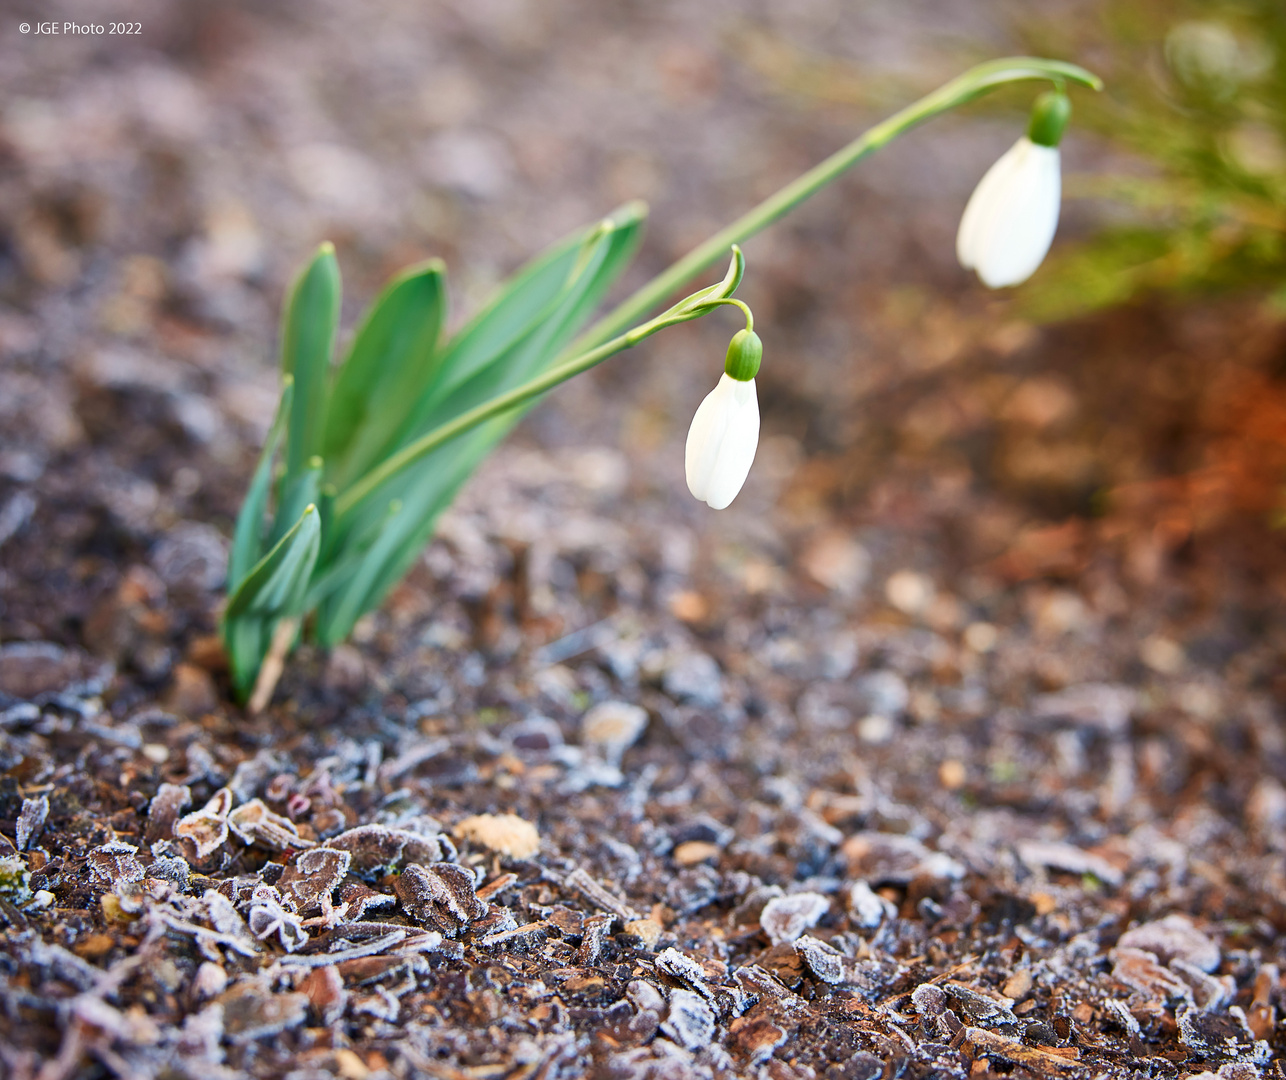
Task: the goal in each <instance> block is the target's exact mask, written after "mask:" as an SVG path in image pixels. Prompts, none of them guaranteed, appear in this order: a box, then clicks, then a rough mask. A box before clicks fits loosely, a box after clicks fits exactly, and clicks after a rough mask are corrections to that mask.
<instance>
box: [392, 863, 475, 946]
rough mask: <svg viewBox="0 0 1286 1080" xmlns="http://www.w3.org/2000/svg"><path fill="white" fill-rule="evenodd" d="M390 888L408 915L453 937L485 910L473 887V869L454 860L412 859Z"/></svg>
mask: <svg viewBox="0 0 1286 1080" xmlns="http://www.w3.org/2000/svg"><path fill="white" fill-rule="evenodd" d="M393 891H394V892H396V893H397V898H398V901H399V902H400V903H401V905H402V910H403V911H405V912H406V913H407V914H408V915H409V916H410V917H411V918H413V919H415V920H416V921H418V922H421V923H427V924H429V925H430V926H434V927H436V928H437V929H438V930H441V931H442V932H443V933H444V934H449V935H451V936H453V937H454V936H455V935H456V934H458V933H459V932H460V930H461V929H462V928H463V927H464V926H465V925H466V924H468V923H470V922H472V921H473V920H474V919H480V918H481V917H482V916H483V915H485V914H486V913H487V905H486V904H484V903H483V902H482V901H481V900H479V899H478V896H477V893H476V892H475V891H474V879H473V872H472V871H471V870H470V869H469V868H468V867H467V866H460V865H458V864H456V863H447V862H441V863H433V864H432V865H430V866H420V865H418V864H416V863H412V864H411V865H410V866H408V867H407V868H406V869H405V870H403V871H402V873H401V874H400V875H399V876H398V879H397V882H396V883H395V884H394V886H393Z"/></svg>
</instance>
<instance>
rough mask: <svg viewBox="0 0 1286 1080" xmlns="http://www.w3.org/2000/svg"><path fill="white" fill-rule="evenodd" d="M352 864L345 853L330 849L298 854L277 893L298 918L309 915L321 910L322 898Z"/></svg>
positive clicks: (280, 881) (287, 869) (280, 878)
mask: <svg viewBox="0 0 1286 1080" xmlns="http://www.w3.org/2000/svg"><path fill="white" fill-rule="evenodd" d="M352 861H353V857H352V855H350V854H349V853H348V852H347V851H338V850H336V849H334V848H330V847H320V848H311V849H309V850H308V851H304V852H301V853H300V854H299V855H298V856H297V857H296V858H295V861H294V864H293V865H291V866H287V867H286V869H285V870H283V871H282V874H281V877H279V878H278V879H277V883H276V884H277V891H278V892H280V893H281V895H282V896H283V897H284V898H285V901H286V903H287V905H288V906H293V908H294V910H295V911H297V912H299V914H301V915H310V914H312V913H313V912H314V911H317V910H320V909H321V906H322V898H323V897H326V898H327V899H329V898H330V895H331V893H333V892H334V891H335V889H336V888H337V887H338V886H339V883H340V882H341V881H343V880H344V875H345V874H347V873H348V867H349V864H350V863H351V862H352Z"/></svg>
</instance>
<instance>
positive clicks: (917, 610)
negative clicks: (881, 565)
mask: <svg viewBox="0 0 1286 1080" xmlns="http://www.w3.org/2000/svg"><path fill="white" fill-rule="evenodd" d="M933 594H934V588H933V582H932V581H930V580H929V579H928V578H927V577H925V575H924V574H917V573H916V572H915V571H914V570H899V571H897V572H896V573H894V574H890V575H889V579H888V581H886V582H885V583H884V598H885V599H886V600H888V602H889V603H890V604H892V605H893V606H894V607H895V608H897V609H898V611H901V612H903V613H904V614H906V615H919V614H921V613H922V612H923V611H924V610H925V609H926V608H928V606H929V605H930V604H931V603H933Z"/></svg>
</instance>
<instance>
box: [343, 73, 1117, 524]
mask: <svg viewBox="0 0 1286 1080" xmlns="http://www.w3.org/2000/svg"><path fill="white" fill-rule="evenodd" d="M1026 79H1047V80H1050V81H1053V82H1057V81H1059V80H1062V79H1067V80H1069V81H1071V82H1075V83H1080V84H1081V85H1083V86H1088V87H1091V88H1093V89H1095V90H1097V89H1100V88H1101V87H1102V82H1101V81H1100V80H1099V78H1098V76H1096V75H1093V74H1091V73H1090V72H1088V71H1086V70H1085V69H1084V68H1080V67H1077V66H1076V65H1075V64H1065V63H1062V62H1061V61H1058V60H1042V59H1039V58H1037V57H1011V58H1009V59H1005V60H992V61H989V62H988V63H985V64H979V65H978V66H977V67H973V68H970V69H969V70H968V71H966V72H965V73H964V74H963V75H960V76H958V77H956V78H954V79H952V80H951V81H950V82H949V83H947V84H946V85H944V86H941V87H939V88H938V89H937V90H935V91H933V93H931V94H929V95H928V96H926V97H923V98H921V99H920V100H919V101H917V102H915V103H914V104H912V105H908V106H907V107H906V108H905V109H902V110H901V111H900V112H897V113H894V114H893V115H892V116H890V117H889V118H888V119H887V120H885V121H883V122H882V123H879V124H876V125H875V127H873V128H870V129H869V130H868V131H866V132H865V134H862V135H859V136H858V137H857V138H856V139H854V140H853V141H852V142H851V143H849V144H848V146H846V147H844V148H843V149H842V150H839V151H837V152H836V153H834V154H832V155H831V156H830V157H828V158H827V159H826V160H825V161H823V162H822V163H821V164H820V165H817V166H815V167H814V168H812V169H809V170H808V172H806V173H804V174H803V175H802V176H800V177H799V178H798V179H796V180H793V181H791V182H790V183H789V184H787V185H786V186H785V187H784V188H782V189H781V190H780V191H778V192H777V193H776V194H775V195H770V196H769V197H768V198H767V199H765V200H764V201H763V202H761V203H760V204H759V205H758V206H756V207H755V208H754V209H753V210H751V211H749V212H748V213H746V214H743V215H742V216H741V217H740V218H738V219H737V220H736V221H734V222H733V223H732V224H731V225H729V226H727V227H726V228H724V229H722V230H720V231H719V232H717V233H715V234H714V235H713V236H712V237H710V239H708V240H706V241H705V242H704V243H703V244H701V245H700V246H698V247H696V248H694V249H693V250H692V251H690V252H689V253H688V254H687V255H685V256H684V257H683V258H681V259H680V260H679V261H678V262H676V263H675V264H674V265H673V266H671V267H670V268H669V269H668V270H665V271H663V272H662V273H660V274H658V275H657V276H656V277H654V278H653V279H652V280H651V281H650V282H648V283H647V284H646V285H644V286H643V287H642V288H641V289H639V290H638V292H636V293H634V295H633V296H631V297H629V298H628V299H626V300H625V301H624V302H623V303H621V304H620V305H618V306H617V307H616V308H615V309H613V310H612V311H611V312H609V313H608V314H607V315H606V316H604V317H603V318H602V319H600V320H599V321H598V322H597V323H595V324H594V325H593V326H592V327H590V329H589V330H588V331H586V332H585V333H584V334H582V335H581V337H580V338H578V339H577V340H576V341H574V342H573V343H572V344H571V345H570V346H569V347H568V348H567V350H566V351H565V352H564V354H563V355H564V356H566V357H568V359H566V360H563V361H562V362H560V363H557V364H555V366H554V367H552V368H550V370H548V371H546V372H545V373H544V374H542V375H539V376H537V377H536V378H534V379H532V380H530V381H529V382H526V383H524V384H523V385H522V386H518V387H515V388H514V389H513V390H509V391H507V392H506V393H503V394H500V395H499V396H497V397H494V398H492V399H491V400H490V401H485V402H483V403H482V404H481V405H477V406H475V407H474V408H472V409H469V410H468V411H467V412H463V413H461V414H460V415H459V416H457V417H455V419H453V420H451V421H449V422H448V423H445V424H443V425H441V426H440V427H437V428H434V429H433V430H432V431H430V432H427V433H426V434H424V435H422V436H420V438H418V439H416V440H415V441H414V442H411V443H408V444H407V445H406V446H404V447H402V449H401V450H399V451H397V453H395V454H393V455H391V456H390V457H388V458H386V459H385V460H384V461H382V462H381V463H380V464H379V465H378V466H376V467H375V468H374V469H372V470H371V471H370V472H368V473H367V474H366V475H365V476H363V477H362V478H361V479H360V480H358V481H357V482H356V483H354V484H353V485H352V486H351V487H349V488H347V489H345V490H344V491H342V492H341V493H340V494H339V495H338V496H336V498H335V503H334V508H333V513H334V516H335V518H339V517H341V516H343V515H345V514H347V513H348V512H349V511H351V510H353V509H354V508H355V507H356V506H357V505H358V504H359V503H361V502H362V500H363V499H365V498H367V497H368V496H370V495H371V494H373V493H374V492H375V491H376V489H378V488H379V487H380V485H382V484H383V483H385V481H387V480H390V479H391V478H392V477H393V476H395V475H396V474H398V473H399V472H401V471H402V470H403V469H405V468H407V467H408V466H410V465H412V464H414V463H415V462H416V461H419V460H420V459H421V458H423V457H424V456H425V455H426V454H428V453H430V452H431V451H433V450H436V449H437V448H438V447H439V446H442V445H443V444H444V443H447V442H449V441H450V440H452V439H454V438H456V437H457V436H458V435H462V434H464V432H466V431H468V430H470V429H471V428H474V427H477V426H478V425H479V424H482V423H485V422H486V421H487V420H491V419H494V418H495V417H497V416H500V415H503V414H504V413H507V412H509V411H511V410H512V409H515V408H517V407H518V406H520V405H525V404H526V403H527V402H529V401H531V400H532V399H533V398H536V397H539V396H540V395H541V394H543V393H545V392H546V391H547V390H550V389H552V388H553V387H555V386H557V385H558V384H559V383H561V382H566V381H567V380H568V379H570V378H571V377H572V376H574V375H579V374H580V373H581V372H582V371H587V370H588V369H589V368H592V367H594V366H595V365H596V364H601V363H602V362H603V361H604V360H606V359H608V357H611V356H615V355H616V354H617V353H619V352H622V351H623V350H625V349H628V348H630V347H631V346H633V345H635V344H637V343H638V342H640V341H642V340H643V339H644V338H645V337H648V336H650V335H651V334H654V333H656V332H657V331H658V330H660V329H662V328H663V327H665V326H669V325H672V324H673V323H674V322H683V321H687V320H688V319H692V318H697V317H698V316H700V315H702V314H705V312H706V311H707V310H709V309H710V308H712V307H714V306H716V304H717V303H725V302H727V297H726V295H721V296H719V297H717V298H716V297H714V296H711V297H710V299H709V300H705V301H704V302H702V301H703V298H701V297H699V296H694V297H692V298H690V299H691V300H692V301H693V303H692V304H691V305H690V306H689V307H686V308H683V311H682V312H680V311H679V308H675V309H672V312H667V313H664V314H662V315H659V316H657V317H656V318H654V319H652V320H650V321H648V322H646V323H643V324H642V325H639V326H635V327H633V329H630V330H626V329H625V328H626V327H628V326H630V324H631V323H634V322H637V321H638V320H639V319H641V318H643V317H644V316H646V315H647V313H648V312H649V311H651V310H652V309H653V308H654V307H656V306H657V305H658V304H660V303H661V301H663V300H664V299H665V298H666V297H667V296H669V295H670V294H671V293H673V292H674V291H676V290H677V289H678V288H679V286H681V285H683V284H684V283H685V282H686V281H688V280H689V279H691V278H692V277H694V276H695V275H697V274H699V273H700V272H701V271H702V270H704V269H706V268H707V267H708V266H710V265H711V264H712V263H713V262H714V261H715V260H716V259H719V258H722V257H723V256H724V255H726V254H727V252H728V249H729V248H734V249H735V247H736V245H737V244H738V243H740V241H742V240H745V239H746V238H747V237H750V236H754V235H755V233H757V232H759V231H760V230H762V229H764V228H766V227H767V226H768V225H771V224H772V223H773V222H774V221H776V220H777V219H778V218H780V217H782V215H784V214H786V213H787V212H789V211H790V210H792V209H793V208H794V207H796V206H798V205H799V204H800V203H801V202H803V201H804V200H805V199H807V198H808V197H809V196H810V195H812V194H813V193H814V192H816V191H818V190H819V189H821V188H823V187H825V186H826V185H827V184H829V183H830V182H831V181H832V180H834V179H835V178H836V177H837V176H839V175H840V173H842V172H844V170H846V169H848V168H849V167H850V166H852V165H854V164H856V163H857V162H859V161H861V160H862V158H864V157H866V156H867V155H868V154H870V153H872V152H873V151H875V150H878V149H879V148H880V147H882V146H884V145H885V144H886V143H889V142H892V141H893V140H894V139H896V138H897V137H898V136H899V135H901V134H902V133H903V132H906V131H909V130H910V129H911V128H913V127H915V126H917V125H918V124H922V123H924V121H926V120H930V119H932V118H933V117H935V116H937V115H938V114H939V113H943V112H946V111H947V110H949V109H954V108H955V107H956V106H958V105H963V104H964V103H965V102H967V101H971V100H973V99H974V98H976V97H978V96H979V95H981V94H984V93H986V92H987V91H988V90H992V89H994V88H995V87H998V86H1003V85H1005V84H1006V83H1011V82H1020V81H1023V80H1026ZM740 265H741V257H740V254H739V253H736V254H735V255H734V269H735V268H739V266H740ZM733 273H734V270H733V269H730V270H729V274H730V275H732V274H733ZM735 278H736V280H740V272H739V269H737V272H736V273H735ZM723 285H724V286H725V293H726V292H730V291H731V288H733V287H735V281H732V280H731V278H730V279H726V280H725V283H723ZM720 287H721V286H712V287H711V289H710V290H709V291H710V292H711V293H713V292H714V291H715V290H717V289H719V288H720ZM684 303H685V304H687V301H685V302H684ZM738 306H741V305H740V304H738ZM680 307H683V305H680ZM703 309H704V310H703ZM746 310H747V312H748V310H749V309H746ZM751 325H753V324H752V323H750V321H749V318H748V319H747V327H748V328H749V327H750V326H751Z"/></svg>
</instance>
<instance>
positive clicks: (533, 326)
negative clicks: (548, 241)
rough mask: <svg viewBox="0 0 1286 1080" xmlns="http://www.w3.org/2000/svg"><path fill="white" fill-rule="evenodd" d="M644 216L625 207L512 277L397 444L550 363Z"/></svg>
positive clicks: (461, 338) (472, 325) (451, 354)
mask: <svg viewBox="0 0 1286 1080" xmlns="http://www.w3.org/2000/svg"><path fill="white" fill-rule="evenodd" d="M644 214H645V208H644V207H643V205H642V204H641V203H629V204H627V205H625V206H623V207H621V208H620V209H619V210H617V211H615V212H614V213H613V214H612V215H610V216H609V217H607V218H605V219H604V220H603V221H600V222H598V223H597V224H595V225H592V226H590V227H589V228H588V229H582V230H581V231H580V232H578V233H576V234H575V235H573V236H570V237H568V238H567V239H566V240H564V241H562V242H560V243H558V244H555V245H554V247H553V248H551V249H550V250H549V251H547V252H546V253H545V254H543V255H541V256H539V257H538V258H536V259H535V260H533V261H532V262H530V263H528V264H527V265H526V266H525V267H523V269H522V270H520V271H519V272H518V273H517V274H515V275H514V277H513V278H511V279H510V280H509V281H508V282H507V283H506V284H505V285H504V286H503V287H502V288H501V290H500V291H499V293H498V294H497V295H496V296H495V297H494V298H493V299H492V300H491V301H490V302H489V303H488V304H487V306H486V307H485V308H483V310H482V311H481V312H479V313H478V314H477V315H476V316H475V317H474V318H473V319H472V320H470V322H469V324H468V325H467V326H465V327H464V328H463V329H462V330H461V331H460V332H459V333H458V334H456V336H455V337H454V338H453V339H452V340H451V342H450V344H449V345H448V346H447V348H446V352H445V355H444V357H443V359H442V362H441V364H440V366H439V368H438V375H437V377H436V378H435V379H434V380H433V381H432V383H430V385H429V386H428V387H427V388H426V390H425V392H424V393H423V394H422V395H421V398H420V400H419V402H417V405H416V408H415V410H414V412H413V413H412V415H411V418H410V420H409V421H408V423H407V424H406V425H405V426H404V429H403V435H402V438H401V439H399V442H398V445H405V444H406V443H407V442H410V441H411V440H412V439H413V438H415V437H416V436H417V435H420V434H423V433H424V432H426V431H430V430H432V429H433V428H434V427H436V426H438V425H439V424H441V423H443V422H445V421H446V420H449V419H451V418H452V417H454V416H458V415H459V414H460V413H461V412H463V411H464V410H465V409H467V408H470V407H472V406H473V405H475V404H477V403H478V402H479V401H484V400H486V399H488V398H490V397H493V396H494V395H495V394H497V393H500V392H502V391H504V390H507V389H510V388H512V387H514V386H517V385H518V384H519V383H521V382H522V381H524V380H525V379H527V378H529V377H530V375H531V374H532V373H533V372H535V371H538V370H541V369H542V368H543V367H544V366H545V365H547V364H549V363H551V362H552V361H553V360H554V359H555V358H556V357H557V354H558V352H559V351H560V350H561V349H562V347H563V346H564V345H565V344H567V342H568V341H569V340H570V339H571V336H572V335H573V334H574V333H575V332H576V329H577V328H578V327H579V325H580V323H581V322H583V321H584V320H585V319H586V318H588V317H589V315H590V313H591V312H592V311H593V309H594V308H595V307H597V306H598V304H599V303H600V302H601V301H602V299H603V296H604V294H605V293H606V292H607V290H608V289H609V288H610V287H611V285H612V283H613V282H614V281H615V280H616V279H617V277H619V276H620V274H621V272H622V271H623V270H624V269H625V266H626V265H627V263H628V262H629V259H630V258H631V257H632V256H633V254H634V252H635V251H636V250H637V248H638V244H639V240H640V239H641V230H642V225H643V220H644Z"/></svg>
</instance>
